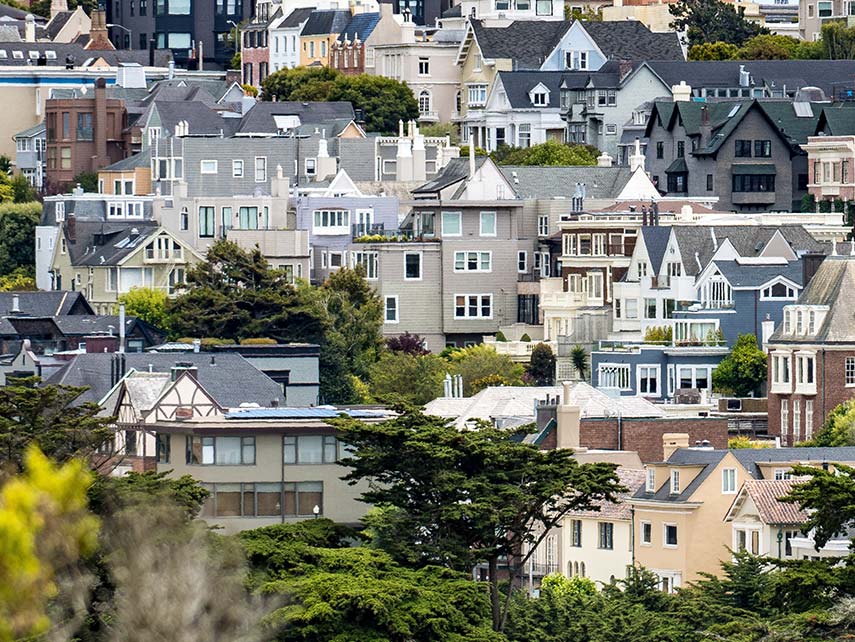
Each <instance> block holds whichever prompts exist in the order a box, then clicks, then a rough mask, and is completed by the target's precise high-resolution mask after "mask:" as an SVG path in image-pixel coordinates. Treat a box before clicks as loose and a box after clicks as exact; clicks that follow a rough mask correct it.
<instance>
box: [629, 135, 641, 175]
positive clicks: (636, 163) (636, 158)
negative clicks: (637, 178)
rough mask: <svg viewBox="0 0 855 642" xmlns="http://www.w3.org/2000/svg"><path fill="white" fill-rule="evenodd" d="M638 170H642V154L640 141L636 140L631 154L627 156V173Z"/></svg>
mask: <svg viewBox="0 0 855 642" xmlns="http://www.w3.org/2000/svg"><path fill="white" fill-rule="evenodd" d="M639 168H641V169H642V170H643V169H644V154H642V153H641V141H640V140H639V139H638V138H636V139H635V146H634V149H633V153H632V154H630V156H629V171H630V172H634V171H635V170H637V169H639Z"/></svg>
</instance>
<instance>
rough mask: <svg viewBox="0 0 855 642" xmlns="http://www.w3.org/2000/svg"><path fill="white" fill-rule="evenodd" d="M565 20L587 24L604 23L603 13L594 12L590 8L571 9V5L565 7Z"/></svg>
mask: <svg viewBox="0 0 855 642" xmlns="http://www.w3.org/2000/svg"><path fill="white" fill-rule="evenodd" d="M564 19H565V20H568V21H569V20H584V21H585V22H602V21H603V12H602V11H594V10H593V9H591V8H590V7H584V8H579V7H571V6H570V5H569V4H566V5H564Z"/></svg>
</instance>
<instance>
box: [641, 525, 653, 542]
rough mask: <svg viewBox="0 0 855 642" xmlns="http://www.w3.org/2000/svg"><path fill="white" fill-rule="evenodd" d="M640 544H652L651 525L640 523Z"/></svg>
mask: <svg viewBox="0 0 855 642" xmlns="http://www.w3.org/2000/svg"><path fill="white" fill-rule="evenodd" d="M641 543H642V544H644V545H648V546H649V545H650V544H652V543H653V524H651V523H650V522H641Z"/></svg>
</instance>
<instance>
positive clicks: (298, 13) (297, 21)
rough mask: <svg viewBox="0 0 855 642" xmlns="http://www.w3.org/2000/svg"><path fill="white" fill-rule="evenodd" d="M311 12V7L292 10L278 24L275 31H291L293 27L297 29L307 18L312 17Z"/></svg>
mask: <svg viewBox="0 0 855 642" xmlns="http://www.w3.org/2000/svg"><path fill="white" fill-rule="evenodd" d="M313 11H314V9H312V8H311V7H301V8H299V9H294V11H292V12H291V13H289V14H288V17H287V18H285V20H283V21H282V22H280V23H279V26H278V27H277V29H293V28H295V27H299V26H300V25H301V24H303V23H304V22H306V20H308V19H309V16H310V15H312V12H313Z"/></svg>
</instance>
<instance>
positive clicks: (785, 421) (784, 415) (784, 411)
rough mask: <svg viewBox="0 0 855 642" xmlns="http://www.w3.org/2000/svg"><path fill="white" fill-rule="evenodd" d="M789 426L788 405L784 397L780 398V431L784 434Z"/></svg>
mask: <svg viewBox="0 0 855 642" xmlns="http://www.w3.org/2000/svg"><path fill="white" fill-rule="evenodd" d="M789 427H790V407H789V405H788V404H787V400H786V399H781V433H782V434H785V433H786V431H787V429H788V428H789Z"/></svg>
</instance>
